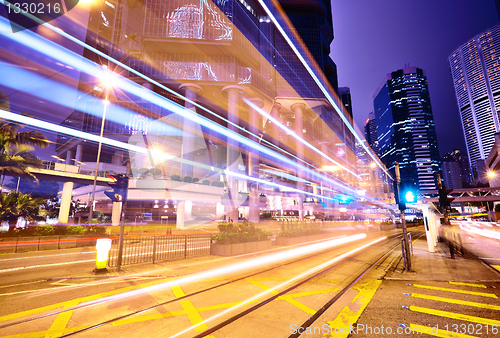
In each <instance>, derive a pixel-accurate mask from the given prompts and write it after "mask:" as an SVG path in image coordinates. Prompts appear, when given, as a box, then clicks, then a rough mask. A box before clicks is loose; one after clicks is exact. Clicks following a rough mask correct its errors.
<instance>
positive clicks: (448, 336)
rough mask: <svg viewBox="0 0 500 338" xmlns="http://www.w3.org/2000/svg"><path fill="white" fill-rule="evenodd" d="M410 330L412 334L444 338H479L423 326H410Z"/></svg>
mask: <svg viewBox="0 0 500 338" xmlns="http://www.w3.org/2000/svg"><path fill="white" fill-rule="evenodd" d="M410 329H411V330H412V331H411V332H418V333H422V334H428V335H431V336H436V337H442V338H477V337H476V336H469V335H468V334H461V333H454V332H450V331H446V330H441V329H437V328H434V327H429V326H422V325H416V324H410Z"/></svg>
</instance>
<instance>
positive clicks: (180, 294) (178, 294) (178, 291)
mask: <svg viewBox="0 0 500 338" xmlns="http://www.w3.org/2000/svg"><path fill="white" fill-rule="evenodd" d="M172 291H173V292H174V295H175V297H177V298H181V297H184V296H185V295H186V294H185V293H184V291H182V289H181V287H180V286H179V285H174V286H172Z"/></svg>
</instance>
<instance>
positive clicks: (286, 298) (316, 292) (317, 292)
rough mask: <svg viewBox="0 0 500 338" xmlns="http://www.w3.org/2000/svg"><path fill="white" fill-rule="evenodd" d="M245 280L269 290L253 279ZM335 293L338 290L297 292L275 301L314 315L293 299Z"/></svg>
mask: <svg viewBox="0 0 500 338" xmlns="http://www.w3.org/2000/svg"><path fill="white" fill-rule="evenodd" d="M246 280H247V281H248V282H250V283H252V284H253V285H255V286H258V287H259V288H261V289H263V290H266V291H267V290H269V289H271V288H270V287H268V286H267V285H265V284H262V283H261V282H259V281H257V280H255V279H253V278H251V277H250V278H247V279H246ZM335 291H338V289H337V288H335V289H323V290H314V291H307V292H299V293H294V294H291V295H283V296H279V297H278V298H276V299H281V300H284V301H287V302H288V303H290V304H292V305H293V306H296V307H297V308H299V309H301V310H302V311H304V312H305V313H307V314H310V315H313V314H315V313H316V311H315V310H313V309H311V308H310V307H308V306H307V305H304V304H302V303H301V302H299V301H298V300H296V299H294V298H295V297H305V296H312V295H319V294H322V293H329V292H335ZM270 293H272V294H277V293H278V291H276V290H272V291H270Z"/></svg>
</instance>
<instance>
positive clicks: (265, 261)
mask: <svg viewBox="0 0 500 338" xmlns="http://www.w3.org/2000/svg"><path fill="white" fill-rule="evenodd" d="M363 238H366V234H364V233H363V234H357V235H351V236H346V237H342V238H336V239H332V240H327V241H324V242H320V243H315V244H310V245H306V246H303V247H298V248H295V249H291V250H285V251H281V252H277V253H273V254H268V255H264V256H261V257H257V258H251V259H249V260H247V261H245V262H239V263H234V264H229V265H226V266H223V267H220V268H215V269H212V270H208V271H203V272H200V273H196V274H193V275H190V276H186V277H181V278H179V279H175V280H171V281H167V282H163V283H160V284H157V285H153V286H148V287H146V288H143V289H140V290H132V291H127V292H124V293H122V294H119V295H112V296H107V297H103V298H100V299H96V300H92V301H88V302H84V303H81V304H79V305H76V306H74V307H71V308H67V309H65V310H64V311H73V310H76V309H81V308H85V307H90V306H95V305H99V304H102V303H107V302H112V301H119V300H125V299H126V298H130V297H135V296H140V295H143V294H146V293H149V292H155V291H160V290H163V289H165V288H170V287H172V286H174V285H184V284H187V283H192V282H196V281H201V280H205V279H208V278H214V277H220V276H224V275H228V274H232V273H236V272H241V271H244V270H249V269H254V268H258V267H261V266H265V265H269V264H273V263H278V262H282V261H285V260H289V259H293V258H297V257H300V256H303V255H308V254H312V253H316V252H319V251H323V250H327V249H331V248H333V247H336V246H339V245H342V244H346V243H351V242H355V241H359V240H361V239H363ZM384 238H385V237H384ZM380 240H382V239H380Z"/></svg>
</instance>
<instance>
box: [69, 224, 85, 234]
mask: <svg viewBox="0 0 500 338" xmlns="http://www.w3.org/2000/svg"><path fill="white" fill-rule="evenodd" d="M84 233H85V228H84V227H82V226H81V225H68V226H67V227H66V234H67V235H83V234H84Z"/></svg>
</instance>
